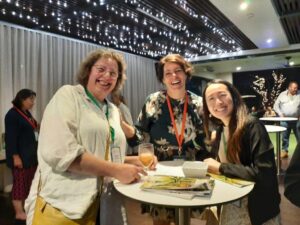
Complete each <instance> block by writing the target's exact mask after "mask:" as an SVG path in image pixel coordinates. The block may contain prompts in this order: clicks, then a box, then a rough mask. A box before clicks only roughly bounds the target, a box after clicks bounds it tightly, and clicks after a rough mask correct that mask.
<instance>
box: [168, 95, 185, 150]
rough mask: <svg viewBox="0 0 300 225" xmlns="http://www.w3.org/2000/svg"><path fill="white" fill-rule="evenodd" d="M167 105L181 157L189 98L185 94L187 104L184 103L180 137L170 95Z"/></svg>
mask: <svg viewBox="0 0 300 225" xmlns="http://www.w3.org/2000/svg"><path fill="white" fill-rule="evenodd" d="M167 103H168V108H169V113H170V118H171V120H172V124H173V129H174V131H175V135H176V139H177V143H178V154H179V155H180V154H181V147H182V141H183V138H184V129H185V121H186V114H187V104H188V96H187V94H185V102H184V107H183V116H182V117H183V118H182V125H181V132H180V135H179V134H178V130H177V126H176V122H175V118H174V113H173V109H172V106H171V103H170V99H169V96H168V95H167Z"/></svg>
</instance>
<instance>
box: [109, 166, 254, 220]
mask: <svg viewBox="0 0 300 225" xmlns="http://www.w3.org/2000/svg"><path fill="white" fill-rule="evenodd" d="M182 163H183V161H180V162H178V161H165V162H160V163H159V164H158V165H157V170H156V171H149V172H148V174H149V175H173V176H175V175H176V176H184V175H183V172H182V167H181V165H182ZM141 184H142V182H139V183H134V184H121V183H120V182H119V181H115V183H114V185H115V188H116V189H117V191H119V192H120V193H121V194H122V195H124V196H126V197H128V198H131V199H134V200H137V201H139V202H143V203H147V204H154V205H160V206H167V207H172V208H175V212H176V218H175V220H176V221H175V222H176V225H188V224H190V209H191V208H193V207H199V206H215V205H220V204H223V203H227V202H232V201H235V200H238V199H240V198H242V197H244V196H246V195H247V194H249V193H250V192H251V190H252V189H253V187H254V185H253V184H252V185H249V186H246V187H242V188H240V187H236V186H233V185H230V184H227V183H224V182H222V181H219V180H215V187H214V189H213V193H212V195H211V197H194V198H193V199H183V198H179V197H174V196H170V195H165V194H159V193H153V192H147V191H143V190H141V189H140V186H141Z"/></svg>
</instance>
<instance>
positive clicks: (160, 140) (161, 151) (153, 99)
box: [128, 91, 207, 221]
mask: <svg viewBox="0 0 300 225" xmlns="http://www.w3.org/2000/svg"><path fill="white" fill-rule="evenodd" d="M187 95H188V106H187V117H186V123H185V130H184V139H183V144H182V156H184V157H185V159H186V160H196V159H197V160H202V159H203V158H204V157H205V156H206V155H207V151H204V150H205V149H206V148H205V144H204V132H203V127H202V120H201V117H200V116H201V114H202V98H201V97H200V96H198V95H195V94H193V93H192V92H189V91H188V92H187ZM169 99H170V102H171V106H172V110H173V113H174V118H175V122H176V127H177V129H178V132H179V133H180V132H181V127H182V118H183V110H184V103H185V99H183V100H175V99H172V98H169ZM135 127H136V134H135V136H134V137H133V138H131V139H128V143H129V144H130V145H131V146H136V145H138V144H140V143H142V142H145V141H150V142H151V143H153V145H154V148H155V155H156V156H157V158H158V160H159V161H166V160H173V159H174V156H178V142H177V139H176V135H175V132H174V129H173V125H172V121H171V118H170V113H169V109H168V105H167V101H166V91H159V92H156V93H153V94H151V95H149V96H148V98H147V99H146V102H145V104H144V106H143V108H142V111H141V112H140V114H139V116H138V119H137V122H136V124H135ZM148 139H150V140H148ZM194 210H195V211H199V209H194ZM202 210H203V209H200V211H202ZM142 212H150V213H151V215H152V216H153V219H154V220H166V221H174V217H175V209H174V208H165V207H158V206H149V205H145V204H142Z"/></svg>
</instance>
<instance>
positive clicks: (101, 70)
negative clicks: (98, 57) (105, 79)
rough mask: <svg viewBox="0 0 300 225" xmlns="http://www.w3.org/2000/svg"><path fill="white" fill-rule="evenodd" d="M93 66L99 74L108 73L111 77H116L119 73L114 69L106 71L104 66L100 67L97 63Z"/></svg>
mask: <svg viewBox="0 0 300 225" xmlns="http://www.w3.org/2000/svg"><path fill="white" fill-rule="evenodd" d="M93 67H95V68H96V72H97V73H98V74H101V75H104V74H106V73H108V74H109V77H110V78H112V79H117V78H118V76H119V74H118V73H116V72H115V71H107V70H106V69H105V68H103V67H101V66H98V65H94V66H93Z"/></svg>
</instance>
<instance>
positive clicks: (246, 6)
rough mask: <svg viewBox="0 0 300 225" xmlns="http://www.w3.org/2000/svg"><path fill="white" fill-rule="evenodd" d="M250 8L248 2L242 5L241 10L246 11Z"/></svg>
mask: <svg viewBox="0 0 300 225" xmlns="http://www.w3.org/2000/svg"><path fill="white" fill-rule="evenodd" d="M247 8H248V3H247V2H243V3H241V4H240V10H246V9H247Z"/></svg>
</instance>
